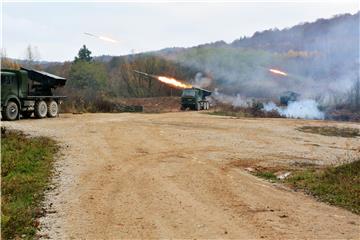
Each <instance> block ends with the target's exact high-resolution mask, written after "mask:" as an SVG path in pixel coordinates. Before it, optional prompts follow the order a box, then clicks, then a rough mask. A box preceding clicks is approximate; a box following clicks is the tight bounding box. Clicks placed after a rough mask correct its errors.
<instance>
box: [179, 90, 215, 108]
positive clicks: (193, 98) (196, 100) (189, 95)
mask: <svg viewBox="0 0 360 240" xmlns="http://www.w3.org/2000/svg"><path fill="white" fill-rule="evenodd" d="M210 95H211V91H208V90H205V89H202V88H198V87H192V88H185V89H184V90H183V92H182V94H181V110H186V109H187V108H189V109H192V110H196V111H199V110H208V109H209V108H210V103H209V101H208V100H207V98H206V97H208V96H210Z"/></svg>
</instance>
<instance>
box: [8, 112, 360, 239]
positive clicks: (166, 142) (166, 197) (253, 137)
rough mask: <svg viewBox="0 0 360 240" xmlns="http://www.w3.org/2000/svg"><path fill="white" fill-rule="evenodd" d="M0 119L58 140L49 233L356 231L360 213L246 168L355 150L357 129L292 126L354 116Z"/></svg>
mask: <svg viewBox="0 0 360 240" xmlns="http://www.w3.org/2000/svg"><path fill="white" fill-rule="evenodd" d="M3 125H5V126H8V127H10V128H16V129H21V130H24V131H26V132H28V133H31V134H38V135H47V136H51V137H54V138H56V139H58V140H59V141H60V142H61V143H62V146H63V151H62V156H61V157H60V159H59V161H58V162H57V164H56V168H57V170H58V171H59V173H58V175H57V176H56V178H55V182H56V185H58V187H57V188H56V189H53V190H51V191H49V193H48V194H47V201H46V204H47V205H48V211H49V213H48V214H47V216H46V217H44V218H43V219H42V220H41V222H42V225H43V230H42V234H45V235H44V236H47V235H48V236H49V237H50V238H52V239H61V238H63V239H85V238H86V239H119V238H188V239H189V238H237V239H239V238H242V239H249V238H252V239H254V238H268V239H289V238H297V239H306V238H316V239H324V238H326V239H329V238H332V239H348V238H354V239H359V227H360V226H359V223H360V217H359V216H357V215H354V214H352V213H350V212H348V211H346V210H343V209H340V208H336V207H332V206H328V205H326V204H324V203H320V202H317V201H316V200H314V199H313V198H311V197H308V196H305V195H304V194H302V193H296V192H292V191H290V190H288V189H286V188H284V187H281V186H277V185H274V184H271V183H268V182H266V181H264V180H261V179H258V178H256V177H254V176H252V175H250V174H248V173H247V172H245V171H244V170H243V166H246V165H262V166H275V165H276V166H281V165H289V164H296V163H299V162H307V163H309V162H312V163H316V164H329V163H331V162H336V161H338V159H339V158H341V157H343V156H345V155H349V154H350V155H351V154H356V151H355V150H356V148H358V147H359V146H360V140H359V138H353V139H350V138H349V139H348V138H338V137H326V136H320V135H314V134H309V133H302V132H298V131H296V130H295V128H296V127H297V126H303V125H344V126H349V125H351V127H356V128H360V126H359V125H356V124H349V123H348V124H346V123H334V122H332V123H331V122H321V121H302V120H288V119H232V118H228V117H219V116H210V115H206V114H201V113H195V112H186V113H168V114H126V113H124V114H83V115H70V114H69V115H66V114H65V115H62V116H61V117H60V118H56V119H43V120H34V119H31V120H22V121H17V122H5V123H3Z"/></svg>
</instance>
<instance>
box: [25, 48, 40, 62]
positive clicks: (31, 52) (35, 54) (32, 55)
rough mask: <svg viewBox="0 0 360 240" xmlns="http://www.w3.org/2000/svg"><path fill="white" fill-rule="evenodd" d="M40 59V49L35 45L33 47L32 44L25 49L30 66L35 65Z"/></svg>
mask: <svg viewBox="0 0 360 240" xmlns="http://www.w3.org/2000/svg"><path fill="white" fill-rule="evenodd" d="M39 59H40V54H39V49H38V48H37V47H36V46H35V47H32V46H31V45H30V44H29V46H27V48H26V50H25V60H26V65H27V66H28V67H33V66H34V64H35V62H36V61H38V60H39Z"/></svg>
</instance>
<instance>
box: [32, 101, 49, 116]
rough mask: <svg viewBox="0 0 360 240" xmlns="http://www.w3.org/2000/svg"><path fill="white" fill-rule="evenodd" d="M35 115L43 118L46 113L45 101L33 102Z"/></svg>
mask: <svg viewBox="0 0 360 240" xmlns="http://www.w3.org/2000/svg"><path fill="white" fill-rule="evenodd" d="M34 113H35V117H37V118H44V117H46V114H47V105H46V102H45V101H43V100H40V101H37V102H36V103H35V112H34Z"/></svg>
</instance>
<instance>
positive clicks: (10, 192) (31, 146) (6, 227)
mask: <svg viewBox="0 0 360 240" xmlns="http://www.w3.org/2000/svg"><path fill="white" fill-rule="evenodd" d="M57 149H58V147H57V145H56V143H55V142H54V141H53V140H51V139H49V138H45V137H34V138H30V137H27V136H25V135H24V134H22V133H21V132H17V131H5V129H4V128H2V129H1V161H2V162H1V191H2V194H1V238H2V239H19V238H22V239H33V238H34V237H35V233H36V230H37V228H38V226H39V222H38V221H37V218H38V217H40V216H41V214H42V211H41V206H40V203H41V200H42V199H43V196H44V195H43V193H44V190H45V188H46V186H47V184H48V182H49V180H50V176H51V173H52V167H53V160H54V154H55V153H56V152H57Z"/></svg>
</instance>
